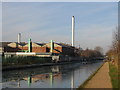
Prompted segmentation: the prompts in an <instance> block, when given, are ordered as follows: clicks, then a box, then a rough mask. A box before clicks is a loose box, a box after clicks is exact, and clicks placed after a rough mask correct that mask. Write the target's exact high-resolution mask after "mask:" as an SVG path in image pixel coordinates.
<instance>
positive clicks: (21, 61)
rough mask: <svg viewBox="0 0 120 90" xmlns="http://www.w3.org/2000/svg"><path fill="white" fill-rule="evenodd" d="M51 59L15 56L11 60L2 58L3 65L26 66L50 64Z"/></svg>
mask: <svg viewBox="0 0 120 90" xmlns="http://www.w3.org/2000/svg"><path fill="white" fill-rule="evenodd" d="M50 62H51V58H50V57H36V56H24V57H23V56H20V57H17V56H14V57H10V58H4V57H3V58H2V65H3V66H9V65H26V64H38V63H50Z"/></svg>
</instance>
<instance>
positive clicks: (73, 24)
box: [72, 16, 75, 46]
mask: <svg viewBox="0 0 120 90" xmlns="http://www.w3.org/2000/svg"><path fill="white" fill-rule="evenodd" d="M74 26H75V21H74V16H72V46H74V29H75V27H74Z"/></svg>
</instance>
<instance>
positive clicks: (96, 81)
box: [84, 62, 112, 88]
mask: <svg viewBox="0 0 120 90" xmlns="http://www.w3.org/2000/svg"><path fill="white" fill-rule="evenodd" d="M84 88H112V84H111V79H110V76H109V64H108V62H106V63H104V65H103V66H102V67H101V68H100V69H99V71H98V72H97V73H96V74H95V75H94V76H93V77H92V78H91V80H89V81H88V82H87V83H86V85H85V87H84Z"/></svg>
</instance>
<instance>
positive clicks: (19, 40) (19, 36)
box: [18, 33, 21, 43]
mask: <svg viewBox="0 0 120 90" xmlns="http://www.w3.org/2000/svg"><path fill="white" fill-rule="evenodd" d="M20 42H21V33H18V43H20Z"/></svg>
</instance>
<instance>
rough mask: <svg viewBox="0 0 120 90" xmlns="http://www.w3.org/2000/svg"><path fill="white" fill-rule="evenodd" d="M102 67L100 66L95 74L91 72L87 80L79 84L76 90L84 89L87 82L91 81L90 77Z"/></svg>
mask: <svg viewBox="0 0 120 90" xmlns="http://www.w3.org/2000/svg"><path fill="white" fill-rule="evenodd" d="M102 66H103V64H102V65H101V66H100V67H99V68H98V69H97V70H96V71H95V72H93V73H92V74H91V75H90V76H89V78H88V79H87V80H85V81H84V83H83V84H81V85H80V86H79V87H78V88H77V90H81V89H82V88H84V87H85V85H86V84H87V83H88V81H89V80H91V79H92V77H93V76H94V75H95V74H96V73H97V72H98V71H99V69H100V68H101V67H102Z"/></svg>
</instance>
